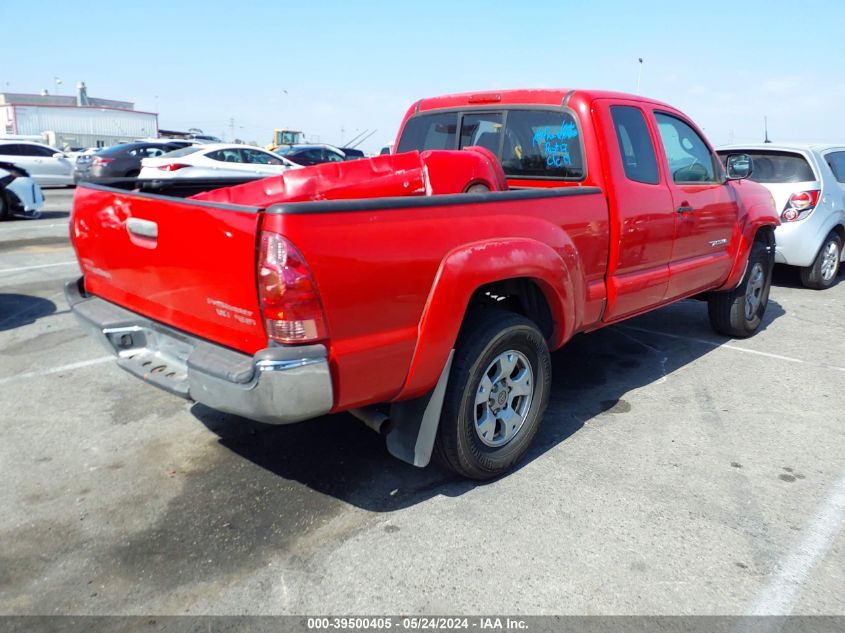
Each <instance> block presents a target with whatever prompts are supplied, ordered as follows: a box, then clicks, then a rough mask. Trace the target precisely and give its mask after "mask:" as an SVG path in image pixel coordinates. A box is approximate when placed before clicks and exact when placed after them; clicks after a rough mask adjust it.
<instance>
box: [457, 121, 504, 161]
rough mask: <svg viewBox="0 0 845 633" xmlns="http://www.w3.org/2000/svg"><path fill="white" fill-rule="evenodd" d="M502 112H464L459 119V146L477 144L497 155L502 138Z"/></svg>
mask: <svg viewBox="0 0 845 633" xmlns="http://www.w3.org/2000/svg"><path fill="white" fill-rule="evenodd" d="M502 118H503V117H502V113H501V112H491V113H486V114H474V113H473V114H465V115H464V118H463V119H462V120H461V142H460V147H467V146H468V145H479V146H481V147H484V148H486V149H489V150H490V151H491V152H493V153H494V154H496V155H497V156H498V155H499V145H500V142H501V138H502V129H503V126H502Z"/></svg>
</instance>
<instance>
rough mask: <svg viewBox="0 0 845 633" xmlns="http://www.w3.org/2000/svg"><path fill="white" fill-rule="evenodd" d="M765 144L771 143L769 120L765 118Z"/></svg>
mask: <svg viewBox="0 0 845 633" xmlns="http://www.w3.org/2000/svg"><path fill="white" fill-rule="evenodd" d="M763 142H764V143H771V141H770V140H769V118H768V117H765V116H764V117H763Z"/></svg>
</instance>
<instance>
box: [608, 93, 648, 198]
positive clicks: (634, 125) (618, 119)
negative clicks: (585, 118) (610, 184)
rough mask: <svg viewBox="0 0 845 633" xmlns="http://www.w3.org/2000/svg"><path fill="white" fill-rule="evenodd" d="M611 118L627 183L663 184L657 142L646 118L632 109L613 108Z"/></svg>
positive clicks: (636, 109)
mask: <svg viewBox="0 0 845 633" xmlns="http://www.w3.org/2000/svg"><path fill="white" fill-rule="evenodd" d="M610 116H611V118H612V119H613V129H614V130H615V131H616V140H617V141H618V143H619V151H620V153H621V156H622V166H623V168H624V169H625V176H626V177H627V178H628V180H633V181H634V182H641V183H645V184H649V185H656V184H658V183H659V182H660V171H659V170H658V168H657V156H656V155H655V153H654V142H653V141H652V139H651V133H650V132H649V130H648V125H647V124H646V121H645V115H644V114H643V111H642V110H640V109H639V108H635V107H633V106H622V105H618V106H611V107H610Z"/></svg>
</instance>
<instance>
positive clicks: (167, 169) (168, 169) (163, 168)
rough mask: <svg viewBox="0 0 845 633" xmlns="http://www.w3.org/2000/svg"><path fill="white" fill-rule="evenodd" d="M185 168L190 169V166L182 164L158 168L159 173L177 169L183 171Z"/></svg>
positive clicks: (169, 164) (170, 164)
mask: <svg viewBox="0 0 845 633" xmlns="http://www.w3.org/2000/svg"><path fill="white" fill-rule="evenodd" d="M185 167H190V165H186V164H184V163H168V164H167V165H159V166H158V168H159V169H160V170H161V171H176V170H178V169H184V168H185Z"/></svg>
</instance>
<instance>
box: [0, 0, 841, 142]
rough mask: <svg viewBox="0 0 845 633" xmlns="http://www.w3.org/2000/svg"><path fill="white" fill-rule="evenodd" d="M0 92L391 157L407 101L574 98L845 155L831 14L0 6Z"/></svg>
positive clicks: (835, 11) (759, 6) (595, 8)
mask: <svg viewBox="0 0 845 633" xmlns="http://www.w3.org/2000/svg"><path fill="white" fill-rule="evenodd" d="M0 25H2V36H0V59H1V60H2V64H0V90H2V91H16V92H38V91H40V90H41V89H42V88H47V89H49V90H50V91H51V92H54V91H55V88H56V85H55V83H54V77H60V78H61V79H62V82H63V83H62V84H61V85H60V86H59V87H58V88H59V92H60V93H62V94H71V93H72V92H73V90H74V86H75V85H76V82H77V81H79V80H84V81H85V82H86V84H87V86H88V94H89V96H92V97H103V98H112V99H122V100H128V101H134V102H135V104H136V108H137V109H139V110H148V111H157V112H159V114H160V117H159V122H160V125H161V126H162V127H164V128H175V129H186V128H188V127H200V128H202V129H203V130H205V131H206V132H208V133H213V134H218V135H223V136H225V137H226V138H229V137H230V135H231V132H232V130H231V128H230V119H234V122H235V128H234V134H235V136H237V137H240V138H243V139H245V140H248V141H253V140H254V141H257V142H259V143H260V144H262V145H263V144H265V143H267V142H269V140H270V135H271V131H272V128H274V127H296V128H298V129H301V130H304V131H305V132H306V133H307V134H309V135H310V136H312V137H315V136H316V137H319V139H320V140H322V141H324V142H333V143H340V142H341V141H343V140H348V139H349V138H351V137H352V136H354V135H355V134H356V133H357V132H358V131H363V130H364V129H378V132H377V133H376V134H375V135H374V136H373V137H372V139H371V140H370V141H369V142H367V143H366V144H365V145H364V146H362V148H363V149H366V150H374V149H377V148H378V147H379V146H380V145H382V144H383V143H385V142H387V141H388V140H392V138H393V136H394V135H395V133H396V128H397V126H398V124H399V122H400V120H401V118H402V115H403V114H404V112H405V109H406V108H407V107H408V106H409V105H410V104H411V103H412V102H413V101H414V100H415V99H416V98H419V97H423V96H433V95H437V94H443V93H448V92H463V91H469V90H484V89H491V88H518V87H564V88H571V87H583V88H601V89H610V90H621V91H626V92H634V91H635V90H636V85H637V72H638V65H639V64H638V62H637V58H638V57H642V58H643V60H644V62H643V65H642V82H641V90H640V91H641V93H642V94H645V95H648V96H652V97H655V98H658V99H661V100H663V101H666V102H669V103H671V104H672V105H675V106H677V107H679V108H681V109H682V110H684V111H685V112H687V113H688V114H689V115H690V116H692V117H693V118H694V119H695V120H696V121H697V122H698V123H699V125H701V126H702V127H703V128H704V129H705V131H706V133H707V134H708V136H709V137H710V138H711V140H712V141H713V142H714V143H716V144H719V143H725V142H729V141H735V142H743V141H760V140H762V135H763V116H764V115H767V116H768V121H769V136H770V137H771V138H772V139H773V140H775V141H788V140H792V141H798V140H824V141H837V142H843V143H845V78H843V77H845V76H843V69H845V46H843V43H842V40H843V26H845V0H809V1H805V2H802V3H800V7H799V4H798V3H794V2H785V1H781V0H769V1H759V0H735V1H733V2H677V1H676V2H665V1H663V0H655V1H653V2H642V3H640V2H636V1H635V0H631V1H629V2H623V1H618V2H617V1H606V2H603V1H601V0H593V1H591V2H583V1H577V2H575V1H565V0H560V1H557V2H554V1H549V2H546V1H541V0H536V1H534V0H523V1H522V2H513V1H510V2H497V1H495V0H487V1H486V2H485V1H461V0H451V1H448V2H447V1H441V0H425V1H423V2H399V1H394V2H375V1H359V2H353V1H349V2H341V1H335V0H316V1H312V2H283V1H281V0H268V1H252V0H241V1H240V2H237V1H234V0H228V1H226V2H218V1H216V0H207V1H205V2H198V1H194V0H169V1H167V2H161V1H158V0H146V1H144V2H135V1H132V0H122V1H120V2H114V1H110V2H101V1H100V0H89V1H86V2H78V1H54V2H47V1H39V0H26V1H22V2H13V1H12V0H0Z"/></svg>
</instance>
